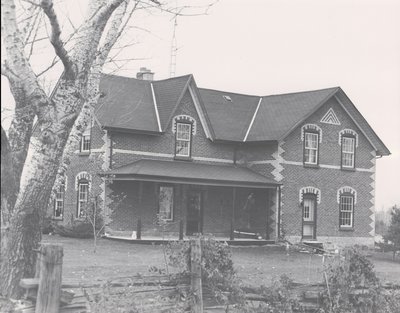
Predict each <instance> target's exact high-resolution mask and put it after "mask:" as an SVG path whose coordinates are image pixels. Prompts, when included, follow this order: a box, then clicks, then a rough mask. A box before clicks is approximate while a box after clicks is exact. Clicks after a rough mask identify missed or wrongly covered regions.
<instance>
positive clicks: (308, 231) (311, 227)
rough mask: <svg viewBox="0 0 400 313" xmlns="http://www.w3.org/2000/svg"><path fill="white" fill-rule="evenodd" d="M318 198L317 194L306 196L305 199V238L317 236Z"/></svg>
mask: <svg viewBox="0 0 400 313" xmlns="http://www.w3.org/2000/svg"><path fill="white" fill-rule="evenodd" d="M316 211H317V205H316V199H315V196H304V201H303V226H302V227H303V229H302V235H303V239H315V238H316Z"/></svg>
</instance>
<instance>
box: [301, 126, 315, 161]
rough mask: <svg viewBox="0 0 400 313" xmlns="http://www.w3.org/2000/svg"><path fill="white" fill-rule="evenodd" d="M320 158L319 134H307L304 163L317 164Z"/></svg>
mask: <svg viewBox="0 0 400 313" xmlns="http://www.w3.org/2000/svg"><path fill="white" fill-rule="evenodd" d="M317 158H318V134H314V133H305V144H304V162H305V163H309V164H317V161H318V160H317Z"/></svg>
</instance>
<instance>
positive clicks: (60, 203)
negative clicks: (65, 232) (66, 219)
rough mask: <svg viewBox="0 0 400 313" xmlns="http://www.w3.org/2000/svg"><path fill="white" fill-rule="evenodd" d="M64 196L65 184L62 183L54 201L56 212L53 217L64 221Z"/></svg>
mask: <svg viewBox="0 0 400 313" xmlns="http://www.w3.org/2000/svg"><path fill="white" fill-rule="evenodd" d="M64 195H65V182H64V181H63V182H60V184H59V186H58V187H57V189H56V196H55V199H54V212H53V217H54V218H56V219H62V218H63V216H64Z"/></svg>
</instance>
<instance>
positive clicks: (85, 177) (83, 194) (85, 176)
mask: <svg viewBox="0 0 400 313" xmlns="http://www.w3.org/2000/svg"><path fill="white" fill-rule="evenodd" d="M91 180H92V178H91V176H90V174H89V173H87V172H80V173H79V174H78V175H76V177H75V189H76V191H77V209H76V216H77V217H78V218H79V217H84V216H85V210H86V206H87V203H88V201H89V192H90V184H91Z"/></svg>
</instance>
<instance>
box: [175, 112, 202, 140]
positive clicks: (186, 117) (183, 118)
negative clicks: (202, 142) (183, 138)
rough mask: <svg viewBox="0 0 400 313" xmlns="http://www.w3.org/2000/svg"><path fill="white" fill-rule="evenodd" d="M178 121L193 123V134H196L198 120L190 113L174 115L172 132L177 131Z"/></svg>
mask: <svg viewBox="0 0 400 313" xmlns="http://www.w3.org/2000/svg"><path fill="white" fill-rule="evenodd" d="M177 122H187V123H191V124H192V135H193V136H194V135H196V129H197V126H196V120H195V119H194V118H193V117H191V116H189V115H184V114H181V115H177V116H174V118H173V122H172V132H173V133H174V134H175V133H176V123H177Z"/></svg>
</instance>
